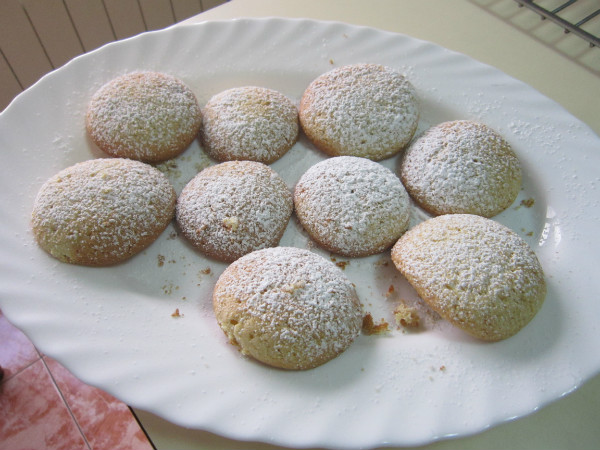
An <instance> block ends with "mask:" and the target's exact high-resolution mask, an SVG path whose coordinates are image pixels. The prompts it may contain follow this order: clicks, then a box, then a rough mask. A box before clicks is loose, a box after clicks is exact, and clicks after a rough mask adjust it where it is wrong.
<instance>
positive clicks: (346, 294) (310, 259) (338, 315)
mask: <svg viewBox="0 0 600 450" xmlns="http://www.w3.org/2000/svg"><path fill="white" fill-rule="evenodd" d="M213 307H214V311H215V315H216V318H217V321H218V323H219V326H220V327H221V329H222V330H223V332H224V333H225V334H226V336H227V337H228V338H229V341H230V342H231V343H232V344H234V345H236V346H237V347H239V350H240V351H241V352H242V354H244V355H248V356H250V357H252V358H254V359H256V360H258V361H261V362H263V363H265V364H268V365H270V366H274V367H279V368H282V369H292V370H305V369H311V368H314V367H317V366H319V365H321V364H324V363H326V362H328V361H330V360H331V359H333V358H335V357H336V356H338V355H339V354H340V353H342V352H343V351H345V350H346V349H347V348H348V347H349V346H350V344H352V342H353V341H354V339H355V338H356V336H357V335H358V334H359V332H360V328H361V323H362V307H361V304H360V302H359V299H358V296H357V294H356V291H355V289H354V285H353V284H352V283H351V282H350V281H349V280H348V278H347V277H346V276H345V275H344V274H343V272H342V271H341V269H339V268H338V267H336V266H335V265H334V264H333V263H332V262H331V261H328V260H326V259H325V258H323V257H321V256H319V255H317V254H315V253H312V252H310V251H308V250H304V249H299V248H293V247H273V248H268V249H264V250H259V251H255V252H252V253H249V254H248V255H246V256H243V257H242V258H240V259H238V260H237V261H235V262H234V263H233V264H231V265H230V266H229V267H228V268H227V269H226V270H225V271H224V272H223V274H222V275H221V276H220V277H219V279H218V281H217V284H216V286H215V289H214V293H213Z"/></svg>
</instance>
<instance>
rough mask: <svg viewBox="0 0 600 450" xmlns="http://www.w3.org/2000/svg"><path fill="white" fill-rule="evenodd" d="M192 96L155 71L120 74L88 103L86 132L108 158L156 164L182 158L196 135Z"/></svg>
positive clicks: (197, 123)
mask: <svg viewBox="0 0 600 450" xmlns="http://www.w3.org/2000/svg"><path fill="white" fill-rule="evenodd" d="M201 124H202V117H201V112H200V107H199V106H198V102H197V100H196V96H195V95H194V93H193V92H192V91H191V89H190V88H189V87H187V86H186V85H185V84H184V83H183V82H182V81H180V80H178V79H177V78H175V77H173V76H170V75H166V74H162V73H157V72H135V73H129V74H126V75H122V76H120V77H118V78H115V79H113V80H111V81H109V82H108V83H107V84H105V85H104V86H102V87H101V88H100V89H99V90H98V91H97V92H96V93H95V94H94V95H93V97H92V99H91V100H90V102H89V104H88V109H87V114H86V128H87V132H88V134H89V136H90V137H91V139H92V141H93V142H94V143H95V144H96V145H97V146H98V147H99V148H100V149H101V150H102V151H104V152H105V153H107V154H108V155H111V156H117V157H122V158H130V159H135V160H139V161H144V162H160V161H164V160H167V159H170V158H174V157H175V156H177V155H179V154H181V153H182V152H183V151H184V150H186V149H187V148H188V147H189V145H190V144H191V143H192V141H193V140H194V139H196V137H197V136H198V133H199V131H200V126H201Z"/></svg>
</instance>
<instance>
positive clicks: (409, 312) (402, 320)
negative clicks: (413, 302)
mask: <svg viewBox="0 0 600 450" xmlns="http://www.w3.org/2000/svg"><path fill="white" fill-rule="evenodd" d="M394 318H395V319H396V324H397V325H398V326H402V327H405V328H417V327H418V326H419V325H420V322H421V321H420V317H419V315H418V314H417V311H416V310H415V309H414V308H411V307H410V306H407V305H406V304H405V303H404V302H402V303H399V304H398V306H396V308H395V309H394Z"/></svg>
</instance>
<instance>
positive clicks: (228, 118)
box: [201, 86, 300, 164]
mask: <svg viewBox="0 0 600 450" xmlns="http://www.w3.org/2000/svg"><path fill="white" fill-rule="evenodd" d="M202 117H203V120H204V122H203V126H202V132H201V136H202V143H203V146H204V150H205V151H206V153H207V154H208V155H209V156H210V157H211V158H214V159H216V160H217V161H232V160H249V161H258V162H262V163H264V164H271V163H272V162H275V161H276V160H277V159H279V158H281V157H282V156H283V155H284V154H285V153H286V152H287V151H288V150H289V149H290V148H292V146H293V145H294V144H295V143H296V140H297V139H298V133H299V130H300V125H299V124H298V109H297V108H296V105H295V104H294V103H293V102H292V101H291V100H290V99H289V98H287V97H286V96H285V95H283V94H281V93H280V92H277V91H274V90H272V89H267V88H263V87H255V86H244V87H237V88H233V89H228V90H226V91H223V92H221V93H219V94H216V95H214V96H213V97H212V98H211V99H210V100H209V101H208V103H207V104H206V105H205V106H204V108H203V109H202Z"/></svg>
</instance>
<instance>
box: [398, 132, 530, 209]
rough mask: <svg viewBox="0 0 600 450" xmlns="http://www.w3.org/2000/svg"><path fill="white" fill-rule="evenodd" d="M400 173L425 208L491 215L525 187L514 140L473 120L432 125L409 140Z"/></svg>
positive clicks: (504, 206) (419, 203) (406, 185)
mask: <svg viewBox="0 0 600 450" xmlns="http://www.w3.org/2000/svg"><path fill="white" fill-rule="evenodd" d="M399 172H400V178H401V179H402V182H403V184H404V186H405V187H406V189H407V190H408V192H409V194H410V195H411V197H412V198H413V199H414V200H415V201H416V202H417V204H418V205H419V206H421V207H422V208H423V209H425V210H426V211H428V212H430V213H432V214H435V215H439V214H477V215H480V216H484V217H492V216H495V215H496V214H498V213H500V212H502V211H503V210H505V209H506V208H508V207H509V206H510V205H511V204H512V203H513V202H514V200H515V199H516V198H517V195H518V194H519V191H520V189H521V177H522V175H521V166H520V163H519V160H518V158H517V156H516V154H515V153H514V151H513V150H512V148H511V146H510V144H509V143H508V142H507V141H506V140H505V139H504V138H503V137H502V136H501V135H500V134H498V133H497V132H496V131H494V130H492V129H491V128H490V127H488V126H486V125H484V124H481V123H477V122H473V121H470V120H456V121H451V122H444V123H441V124H439V125H436V126H433V127H431V128H430V129H429V130H427V131H425V133H423V134H422V135H421V136H419V137H418V138H417V139H415V141H414V142H413V143H412V144H411V145H410V147H409V148H408V149H407V150H406V152H405V154H404V155H403V158H402V161H401V163H400V169H399Z"/></svg>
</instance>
